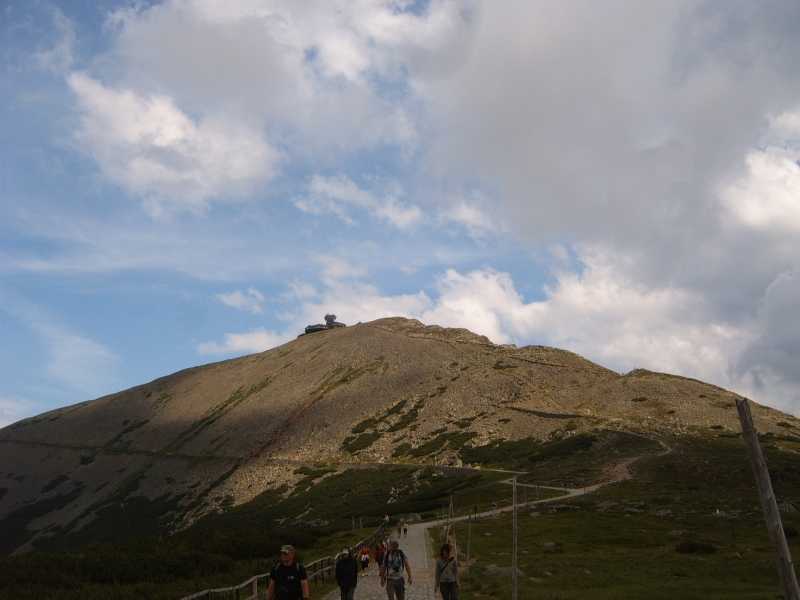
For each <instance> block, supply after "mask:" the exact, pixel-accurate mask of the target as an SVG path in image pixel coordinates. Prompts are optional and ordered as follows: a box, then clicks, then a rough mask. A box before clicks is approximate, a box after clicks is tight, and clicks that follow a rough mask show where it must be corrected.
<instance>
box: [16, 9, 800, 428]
mask: <svg viewBox="0 0 800 600" xmlns="http://www.w3.org/2000/svg"><path fill="white" fill-rule="evenodd" d="M0 10H2V14H1V15H0V44H1V49H2V53H1V54H0V57H2V58H1V59H0V60H2V63H0V64H1V65H2V71H0V91H1V92H2V93H3V97H4V98H5V99H6V101H5V102H3V103H2V104H0V131H1V132H2V138H0V139H2V144H0V338H1V339H2V343H1V344H0V424H3V423H8V422H11V421H13V420H15V419H18V418H22V417H25V416H29V415H31V414H35V413H37V412H40V411H43V410H47V409H50V408H55V407H58V406H62V405H64V404H68V403H72V402H76V401H81V400H85V399H88V398H92V397H96V396H99V395H101V394H104V393H109V392H112V391H116V390H119V389H123V388H126V387H129V386H131V385H135V384H138V383H141V382H143V381H146V380H150V379H153V378H155V377H158V376H160V375H164V374H166V373H170V372H173V371H175V370H178V369H180V368H184V367H187V366H191V365H195V364H198V363H203V362H210V361H213V360H218V359H222V358H226V357H230V356H236V355H240V354H245V353H249V352H255V351H259V350H263V349H266V348H268V347H271V346H273V345H276V344H279V343H283V342H284V341H287V340H289V339H291V338H292V337H293V336H294V335H296V333H298V332H299V331H300V330H301V329H302V327H303V326H304V325H305V324H307V323H309V322H316V321H319V320H320V319H321V317H322V315H323V314H324V313H325V312H328V311H333V312H335V313H337V314H338V315H339V317H340V320H343V321H345V322H348V323H352V322H357V321H366V320H370V319H374V318H378V317H382V316H389V315H405V316H409V317H414V318H419V319H421V320H423V321H425V322H428V323H438V324H441V325H451V326H463V327H469V328H470V329H472V330H474V331H477V332H479V333H483V334H485V335H487V336H489V337H490V338H491V339H493V340H494V341H496V342H502V343H517V344H528V343H541V344H551V345H556V346H559V347H564V348H568V349H570V350H573V351H576V352H579V353H581V354H584V355H585V356H587V357H589V358H591V359H593V360H596V361H598V362H601V363H602V364H605V365H607V366H609V367H611V368H615V369H618V370H620V371H625V370H628V369H631V368H634V367H647V368H653V369H657V370H663V371H670V372H676V373H680V374H684V375H689V376H695V377H700V378H703V379H706V380H709V381H712V382H714V383H717V384H720V385H724V386H727V387H730V388H733V389H735V390H737V391H740V392H742V393H745V394H749V395H751V396H752V397H753V398H754V399H757V400H759V401H761V402H765V403H767V404H771V405H773V406H778V407H781V408H784V409H787V410H791V411H793V412H797V410H798V409H800V372H799V371H798V367H797V366H796V365H797V364H800V363H798V360H797V359H798V358H800V330H799V329H798V328H797V325H795V324H794V323H795V319H794V318H793V314H792V313H793V307H794V306H795V300H800V276H798V258H797V256H798V255H800V253H798V252H797V251H796V248H797V246H798V244H797V241H798V240H800V201H799V200H798V198H800V196H798V195H797V192H798V191H800V167H798V166H797V162H796V161H797V158H798V156H797V155H798V152H797V151H796V147H797V146H796V141H797V140H798V139H800V135H799V134H800V76H798V74H797V73H795V71H796V69H794V65H795V64H796V61H797V59H798V58H800V56H798V55H800V43H798V36H797V35H796V33H797V32H796V31H794V30H793V29H792V27H791V26H788V25H787V23H792V22H794V23H796V22H797V21H796V20H795V19H796V18H797V17H798V16H800V11H799V10H798V8H797V7H795V6H794V5H793V4H792V3H791V2H780V1H776V2H772V3H770V4H768V5H767V4H765V5H764V6H763V7H754V6H751V5H750V4H749V3H746V2H742V3H738V2H726V3H719V2H709V1H705V2H701V1H690V0H686V1H683V0H682V1H680V2H675V3H669V6H667V5H666V4H665V5H664V6H659V7H653V6H650V7H645V6H642V7H637V8H631V7H630V6H626V5H625V3H623V2H610V3H608V5H607V6H604V7H603V10H602V11H599V9H598V8H597V7H596V6H595V5H594V4H593V3H580V2H577V3H575V4H574V5H571V6H569V7H565V6H561V7H557V6H555V5H554V4H551V3H536V2H533V3H521V4H515V5H509V6H508V7H504V8H500V7H498V5H496V4H492V3H481V2H459V3H456V2H448V1H444V0H442V1H438V0H437V1H431V2H414V3H408V2H400V1H395V2H392V1H388V0H387V1H382V0H363V1H360V2H342V3H337V2H320V3H315V2H309V3H302V4H297V3H291V2H280V1H274V2H272V1H270V2H249V1H246V0H236V1H231V2H226V3H210V2H204V1H201V0H181V1H178V0H165V1H164V2H154V3H129V2H100V3H97V2H80V3H77V2H70V3H58V2H44V1H42V2H17V1H9V2H6V3H4V4H3V6H2V7H0ZM598 11H599V12H598ZM595 12H597V14H594V13H595ZM631 23H634V24H636V26H634V27H632V26H631ZM774 48H780V51H779V52H775V51H773V50H771V49H774Z"/></svg>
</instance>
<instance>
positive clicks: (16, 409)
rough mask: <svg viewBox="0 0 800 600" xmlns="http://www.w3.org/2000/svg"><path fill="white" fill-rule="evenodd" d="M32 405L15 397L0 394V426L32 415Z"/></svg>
mask: <svg viewBox="0 0 800 600" xmlns="http://www.w3.org/2000/svg"><path fill="white" fill-rule="evenodd" d="M31 412H32V411H31V405H30V403H29V402H27V401H25V400H21V399H19V398H15V397H8V396H0V428H3V427H5V426H7V425H11V423H14V422H16V421H19V420H20V419H24V418H25V417H28V416H30V415H31Z"/></svg>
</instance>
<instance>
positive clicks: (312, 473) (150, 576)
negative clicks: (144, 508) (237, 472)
mask: <svg viewBox="0 0 800 600" xmlns="http://www.w3.org/2000/svg"><path fill="white" fill-rule="evenodd" d="M298 474H300V475H303V476H304V479H303V480H301V481H300V482H299V484H298V485H297V486H296V487H295V489H294V491H293V493H291V494H288V495H283V492H284V490H279V491H271V492H267V493H264V494H262V495H260V496H258V497H257V498H256V499H254V500H253V501H252V502H250V503H247V504H244V505H241V506H238V507H235V508H231V509H229V510H227V511H226V512H224V513H222V514H219V515H214V516H210V517H207V518H206V519H203V520H202V521H200V522H198V523H197V524H196V525H194V526H193V527H192V528H190V529H188V530H186V531H184V532H181V533H179V534H177V535H174V536H172V537H167V538H162V539H158V538H153V537H147V538H142V539H138V540H137V539H133V540H131V541H128V542H126V543H118V544H105V545H102V546H91V545H89V546H82V547H81V549H80V551H79V553H78V552H69V553H67V552H57V553H53V552H45V551H37V552H33V553H30V554H26V555H22V556H18V557H10V558H4V559H0V597H1V598H15V599H28V598H31V599H33V598H37V599H38V598H51V597H58V598H66V599H68V600H69V599H78V598H80V599H84V598H85V599H91V598H109V597H114V598H154V599H157V598H171V599H172V598H176V597H180V596H181V595H183V594H187V593H190V592H193V591H198V590H201V589H204V588H208V587H220V586H227V585H232V584H235V583H238V582H240V581H243V580H245V579H247V578H249V577H250V576H251V575H252V574H254V573H259V572H264V571H267V570H268V569H269V567H270V565H271V564H272V562H273V561H274V557H275V556H276V555H277V550H278V548H279V547H280V545H281V544H284V543H293V544H295V545H296V546H297V547H298V548H299V549H300V551H301V553H302V554H303V556H304V558H305V560H306V561H307V562H310V561H312V560H314V559H316V558H318V557H321V556H327V555H331V554H333V553H335V552H337V551H338V550H340V549H341V548H342V547H344V546H346V545H350V544H352V543H354V542H355V541H357V540H358V539H360V537H359V536H362V535H363V534H364V533H365V532H366V531H371V529H367V528H368V527H369V528H372V527H375V526H377V525H378V523H379V522H380V521H381V520H382V518H383V516H384V515H386V514H387V513H389V514H391V515H392V516H402V515H403V514H408V513H416V514H420V515H423V516H433V515H435V514H437V513H438V511H439V510H440V508H441V507H442V506H444V505H446V503H447V500H448V498H449V495H450V494H451V493H454V494H457V495H459V497H463V498H465V499H467V500H468V501H469V502H470V503H476V502H480V501H481V498H482V496H481V495H480V494H482V493H484V491H487V490H489V489H490V488H494V489H495V490H496V491H502V492H506V488H507V486H505V485H500V484H498V483H496V481H497V479H498V475H497V474H493V473H486V474H482V473H480V474H465V473H455V472H448V471H442V470H440V469H432V468H417V467H385V468H382V469H353V470H348V471H344V472H339V473H333V472H330V471H329V470H328V469H324V468H321V469H302V470H301V471H300V472H299V473H298ZM393 488H394V490H395V491H394V492H393V491H392V490H393ZM474 490H477V491H474ZM390 499H391V501H390ZM352 517H357V518H358V517H361V518H363V523H364V527H365V530H364V531H356V532H352V531H350V528H351V524H352ZM131 518H132V519H133V520H135V515H131ZM72 541H80V540H79V539H78V540H70V539H69V538H62V539H54V540H53V544H54V546H56V547H69V546H70V544H71V542H72Z"/></svg>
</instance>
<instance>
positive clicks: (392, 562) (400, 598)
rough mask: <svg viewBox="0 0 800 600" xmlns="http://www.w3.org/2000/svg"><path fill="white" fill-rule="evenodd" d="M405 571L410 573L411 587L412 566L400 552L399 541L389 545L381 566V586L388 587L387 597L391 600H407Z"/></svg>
mask: <svg viewBox="0 0 800 600" xmlns="http://www.w3.org/2000/svg"><path fill="white" fill-rule="evenodd" d="M403 569H405V570H406V572H407V573H408V585H411V582H412V577H411V564H410V563H409V562H408V558H406V555H405V553H404V552H403V551H402V550H400V544H399V543H398V542H397V540H392V541H391V542H390V543H389V550H388V552H386V555H385V556H384V557H383V564H382V565H381V570H380V574H381V585H382V586H383V585H385V586H386V596H387V597H388V598H389V600H405V597H406V582H405V579H404V578H403Z"/></svg>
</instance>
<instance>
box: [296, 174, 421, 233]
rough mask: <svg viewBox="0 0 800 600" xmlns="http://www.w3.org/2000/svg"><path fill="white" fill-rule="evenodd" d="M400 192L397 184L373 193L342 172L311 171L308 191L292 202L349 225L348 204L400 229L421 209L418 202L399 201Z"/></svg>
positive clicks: (417, 219) (418, 215) (418, 216)
mask: <svg viewBox="0 0 800 600" xmlns="http://www.w3.org/2000/svg"><path fill="white" fill-rule="evenodd" d="M400 195H402V190H401V189H400V187H399V186H398V185H396V184H390V185H388V186H386V189H385V190H383V191H382V192H381V193H375V192H372V191H367V190H365V189H362V188H360V187H359V186H358V185H357V184H356V183H355V182H354V181H353V180H352V179H350V178H349V177H347V176H345V175H338V176H334V177H324V176H322V175H314V176H313V177H312V178H311V181H310V182H309V184H308V192H307V195H306V196H304V197H303V198H299V199H298V200H296V201H295V206H296V207H297V208H299V209H300V210H302V211H303V212H306V213H310V214H315V215H323V214H326V213H328V214H332V215H334V216H335V217H337V218H338V219H340V220H341V221H343V222H344V223H347V224H348V225H352V224H353V223H354V222H355V221H354V219H353V218H352V217H351V216H350V212H349V211H348V208H349V207H352V208H357V209H361V210H364V211H367V212H368V213H369V214H371V215H372V216H373V217H375V218H377V219H379V220H382V221H384V222H386V223H389V224H391V225H394V226H395V227H397V228H399V229H407V228H409V227H411V226H413V225H415V224H417V223H418V222H420V220H421V219H422V211H421V210H420V208H419V207H418V206H415V205H413V204H407V203H405V202H403V201H401V200H400V199H399V198H398V196H400Z"/></svg>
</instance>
